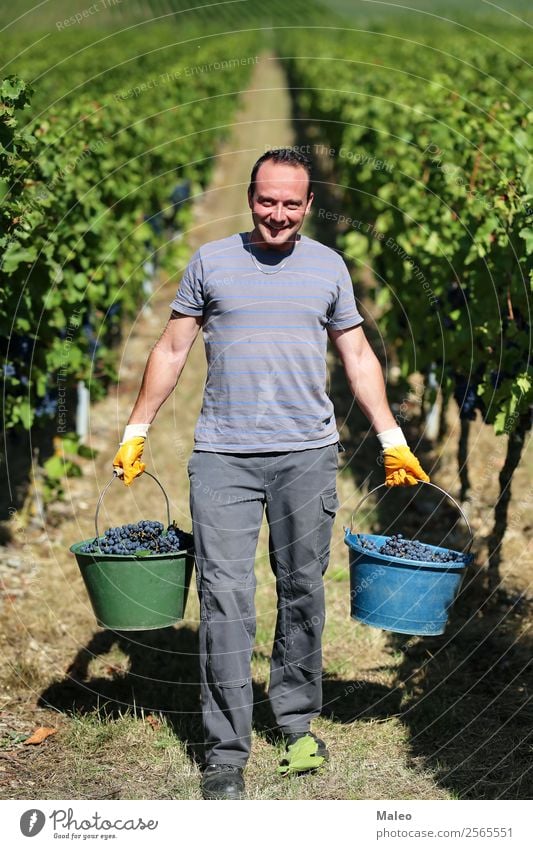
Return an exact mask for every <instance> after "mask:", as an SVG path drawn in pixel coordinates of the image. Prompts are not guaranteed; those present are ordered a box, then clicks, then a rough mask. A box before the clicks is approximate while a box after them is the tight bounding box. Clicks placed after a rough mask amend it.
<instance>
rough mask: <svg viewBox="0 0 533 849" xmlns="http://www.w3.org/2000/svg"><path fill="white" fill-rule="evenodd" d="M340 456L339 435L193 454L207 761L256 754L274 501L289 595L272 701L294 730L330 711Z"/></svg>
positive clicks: (278, 559)
mask: <svg viewBox="0 0 533 849" xmlns="http://www.w3.org/2000/svg"><path fill="white" fill-rule="evenodd" d="M337 458H338V443H334V444H333V445H328V446H326V447H324V448H312V449H307V450H304V451H293V452H289V453H274V454H217V453H212V452H205V451H194V452H193V454H192V456H191V459H190V461H189V466H188V473H189V478H190V487H191V489H190V506H191V515H192V519H193V535H194V547H195V557H196V580H197V586H198V595H199V598H200V683H201V695H202V715H203V725H204V736H205V761H206V763H210V764H211V763H230V764H235V765H237V766H244V765H245V764H246V761H247V759H248V756H249V754H250V745H251V727H252V707H253V694H252V678H251V673H250V660H251V655H252V648H253V644H254V637H255V607H254V595H255V587H256V579H255V574H254V561H255V552H256V547H257V539H258V535H259V530H260V527H261V522H262V518H263V509H264V508H266V516H267V520H268V524H269V531H270V537H269V549H270V563H271V567H272V570H273V572H274V575H275V578H276V589H277V596H278V604H277V623H276V632H275V638H274V646H273V650H272V656H271V663H270V684H269V691H268V694H269V699H270V703H271V706H272V710H273V712H274V716H275V718H276V721H277V723H278V726H279V727H280V729H281V730H282V731H283V732H285V733H292V732H295V731H308V730H309V725H310V722H311V720H312V719H313V718H314V717H316V716H318V715H319V713H320V710H321V707H322V645H321V641H322V630H323V628H324V620H325V609H324V584H323V574H324V572H325V571H326V568H327V565H328V558H329V546H330V539H331V532H332V529H333V522H334V519H335V513H336V511H337V508H338V500H337V492H336V474H337V466H338V459H337Z"/></svg>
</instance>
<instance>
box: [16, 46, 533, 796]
mask: <svg viewBox="0 0 533 849" xmlns="http://www.w3.org/2000/svg"><path fill="white" fill-rule="evenodd" d="M254 73H255V76H254V78H253V80H252V83H251V88H250V90H249V91H248V92H247V93H245V95H244V97H243V101H242V106H241V109H240V113H239V115H238V117H237V120H236V123H235V127H234V133H233V136H232V138H231V139H230V141H229V142H228V143H227V144H226V145H225V147H224V148H223V149H222V150H221V152H220V155H219V157H218V160H217V167H216V172H215V175H214V180H213V184H212V186H211V188H210V190H209V191H208V192H207V193H206V194H205V196H204V197H203V198H202V199H201V201H199V202H198V204H197V216H196V221H195V224H194V226H193V227H192V228H191V231H190V232H189V234H188V235H187V238H188V242H189V244H190V246H191V249H194V248H195V247H196V246H197V245H199V244H201V243H202V242H204V241H206V240H209V239H216V238H221V237H222V236H224V235H227V234H228V233H231V232H235V231H237V230H239V229H244V228H247V227H248V226H249V221H250V219H249V212H248V210H247V205H246V186H247V182H248V178H249V170H250V165H251V163H252V162H253V161H254V160H255V158H257V156H258V155H260V153H262V152H263V151H264V150H265V149H266V148H267V147H270V146H274V145H283V144H291V143H294V136H293V130H292V124H291V120H290V101H289V96H288V93H287V90H286V88H285V79H284V76H283V73H282V69H281V68H280V66H279V65H278V64H277V63H276V62H274V61H273V60H271V59H270V58H268V57H264V58H263V59H262V61H261V62H260V63H259V64H258V65H257V66H256V67H255V69H254ZM265 116H268V117H265ZM179 278H180V269H176V273H175V275H174V276H173V277H172V278H171V279H165V280H162V281H161V284H160V287H159V288H158V290H157V291H156V292H155V293H154V297H153V300H152V312H151V313H150V314H142V315H140V316H139V318H138V320H137V321H136V322H135V324H134V325H133V326H132V327H131V328H130V333H129V336H128V338H127V339H126V340H125V343H124V347H123V354H122V362H121V368H120V382H119V385H118V388H117V389H116V391H114V392H112V393H111V394H110V395H109V396H108V397H107V398H106V399H105V400H104V401H102V402H101V403H99V404H97V405H95V406H94V408H93V410H92V413H91V445H92V446H93V447H94V448H96V449H99V452H100V453H99V456H98V458H97V459H96V460H95V461H94V462H89V461H86V464H85V472H86V473H85V476H84V477H83V478H82V479H77V480H76V479H73V480H71V481H70V482H69V489H68V495H67V499H68V500H67V507H66V509H65V510H64V511H63V513H64V514H66V515H64V516H63V520H62V521H61V523H59V524H58V525H57V526H54V525H52V524H51V525H50V526H49V527H48V528H47V531H46V533H44V534H43V533H40V532H37V531H31V530H26V531H24V530H23V529H19V530H18V531H17V517H16V516H15V517H14V519H13V523H14V526H15V531H16V534H15V535H16V537H17V540H18V541H17V543H14V544H13V545H12V546H11V547H10V549H9V550H8V552H7V556H8V557H9V556H10V557H12V558H15V560H16V559H17V558H18V560H19V562H20V564H21V566H22V568H21V573H22V574H23V576H24V577H23V579H22V580H21V581H20V582H19V584H20V586H19V588H18V590H17V592H13V593H11V594H9V592H8V593H7V594H5V601H4V605H3V610H2V636H1V640H2V644H1V657H2V661H1V663H0V674H1V683H2V693H3V701H2V706H1V709H0V730H1V731H2V738H1V739H2V751H1V752H0V795H1V797H2V798H35V799H39V798H43V799H46V798H59V799H61V798H130V799H134V798H161V799H169V798H178V799H179V798H199V793H198V780H199V771H198V768H197V765H196V762H195V755H196V753H197V750H196V744H197V743H198V741H199V739H200V726H199V693H198V687H197V671H196V656H195V653H196V650H197V644H196V627H197V619H198V609H197V603H196V599H195V598H194V594H192V595H191V598H190V600H189V605H188V608H187V619H186V620H185V621H184V622H183V623H182V624H181V625H180V626H179V627H176V628H174V629H165V630H162V631H154V632H138V633H130V634H128V635H116V634H113V633H111V632H107V631H101V630H99V629H98V628H97V627H96V625H95V621H94V617H93V614H92V610H91V609H90V606H89V602H88V599H87V596H86V593H85V590H84V587H83V584H82V581H81V577H80V575H79V572H78V569H77V566H76V564H75V563H74V561H73V558H72V556H71V555H70V553H69V552H68V546H69V545H70V544H71V543H72V542H74V541H77V540H80V539H85V538H87V537H90V536H91V535H92V534H93V517H94V509H95V505H96V500H97V497H98V493H99V492H100V491H101V490H102V488H103V486H104V485H105V484H106V483H107V481H108V480H109V478H110V472H111V466H110V463H111V459H112V457H113V455H114V452H115V450H116V444H117V442H118V439H119V437H120V435H121V433H122V429H123V426H124V424H125V421H126V419H127V416H128V415H129V412H130V409H131V406H132V404H133V402H134V400H135V397H136V394H137V391H138V386H139V381H140V377H141V373H142V369H143V367H144V363H145V361H146V357H147V355H148V353H149V350H150V348H151V346H152V345H153V344H154V342H155V341H156V339H157V337H158V335H159V333H160V332H161V330H162V328H163V326H164V324H165V322H166V319H167V317H168V314H169V309H168V305H169V302H170V301H171V300H172V297H173V294H174V291H175V289H176V287H177V284H178V282H179ZM204 377H205V362H204V352H203V343H202V342H201V340H198V342H197V343H196V344H195V346H194V348H193V351H192V352H191V355H190V358H189V361H188V363H187V366H186V368H185V370H184V372H183V375H182V378H181V380H180V383H179V386H178V388H177V390H176V392H175V393H174V395H173V396H172V397H171V398H169V399H168V401H167V402H166V404H165V405H164V407H163V408H162V409H161V410H160V412H159V415H158V417H157V419H156V422H155V424H154V426H153V428H152V430H151V433H150V439H149V444H148V449H147V451H146V453H145V459H146V460H147V462H148V469H149V470H150V471H151V472H153V473H154V474H155V475H157V476H158V478H160V480H161V481H162V483H163V484H164V486H165V488H166V489H167V491H168V493H169V496H170V499H171V505H172V516H173V518H175V519H176V520H177V522H178V523H179V524H180V525H181V526H183V527H185V528H186V529H189V528H190V517H189V509H188V480H187V474H186V464H187V460H188V457H189V454H190V451H191V449H192V435H193V429H194V423H195V421H196V418H197V415H198V412H199V409H200V404H201V394H202V387H203V383H204ZM331 394H332V396H333V397H334V400H335V403H336V407H337V412H338V414H339V419H340V422H339V424H340V425H341V426H342V437H343V441H344V442H345V444H346V447H347V452H346V454H345V455H344V460H343V461H342V462H341V468H340V471H339V479H338V488H339V496H340V500H341V504H342V506H341V509H340V511H339V514H338V518H337V522H336V526H335V531H334V537H333V544H332V557H331V564H330V568H329V571H328V580H327V602H328V622H327V626H326V632H325V639H324V660H325V680H324V695H325V699H324V715H323V717H322V718H321V719H320V720H319V721H318V722H317V724H316V729H315V730H316V731H317V732H318V733H320V735H321V736H323V737H324V738H325V739H326V740H327V741H328V745H329V748H330V750H331V755H332V761H331V764H330V766H329V767H328V768H327V769H326V770H325V771H324V772H323V773H322V774H321V775H317V776H314V777H310V778H307V779H305V780H302V779H300V780H282V779H279V778H277V777H276V776H275V767H276V765H277V762H278V758H279V754H280V750H279V744H278V743H277V741H276V738H275V734H274V733H273V730H272V722H271V716H270V713H269V709H268V704H267V700H266V696H265V692H266V690H265V688H266V683H267V677H268V658H269V652H270V646H271V641H272V635H273V626H274V621H275V587H274V582H273V579H272V575H271V572H270V568H269V565H268V558H267V546H266V540H267V537H266V526H265V525H264V526H263V528H262V532H261V535H260V541H259V546H258V551H257V577H258V589H257V596H256V605H257V626H258V627H257V644H256V649H255V653H254V659H253V672H254V681H255V697H256V702H257V704H256V713H255V716H256V721H255V730H254V744H253V754H252V758H251V760H250V764H249V767H248V770H247V774H248V788H249V793H250V796H251V797H253V798H263V799H267V798H279V799H284V798H286V799H291V798H317V799H326V798H327V799H346V798H375V799H379V798H383V799H387V798H449V797H455V796H459V797H461V796H472V797H474V798H483V797H488V798H492V797H493V796H492V795H491V793H492V792H493V790H494V787H495V786H497V787H498V788H499V789H498V792H503V793H504V795H505V793H506V792H507V794H508V795H509V796H510V797H513V796H516V797H519V798H528V796H527V793H528V792H529V789H528V786H527V776H526V767H527V766H528V764H529V761H528V760H527V756H528V748H527V744H526V743H527V741H526V739H525V738H526V735H525V733H524V731H523V729H524V727H525V728H526V730H527V729H528V728H530V727H531V709H530V702H529V699H528V696H527V686H526V685H525V684H524V682H523V678H524V674H525V671H526V669H527V664H528V662H529V658H530V657H531V646H530V638H528V634H527V623H528V621H531V616H530V613H529V619H528V610H527V606H525V602H524V606H522V608H517V609H516V610H515V609H514V608H513V609H512V610H502V611H499V612H498V611H497V610H493V611H492V612H491V613H490V616H488V615H481V616H479V617H477V618H476V617H475V616H471V615H470V614H471V612H472V610H473V609H474V608H472V607H470V608H469V605H472V604H473V601H472V600H474V602H475V604H477V605H479V596H476V595H475V594H472V593H473V592H474V591H472V593H471V594H470V595H468V594H467V597H466V600H465V602H464V603H463V604H462V606H461V605H460V606H459V609H458V613H457V615H456V618H455V621H454V623H453V628H452V632H451V636H450V635H448V636H447V637H446V638H440V639H436V638H435V639H434V640H433V641H429V640H425V641H422V640H419V639H417V638H411V639H409V638H401V637H399V636H398V637H392V636H390V635H387V634H386V633H385V632H381V631H379V630H375V629H372V628H367V627H364V626H362V625H358V624H356V623H355V622H353V621H351V620H350V618H349V613H348V600H349V581H348V572H347V568H346V567H347V554H346V547H345V546H344V544H343V530H342V529H343V525H345V524H348V522H349V517H350V513H351V510H352V509H353V507H354V505H355V504H356V502H357V500H358V497H359V496H360V490H358V485H359V484H360V483H361V481H362V479H363V478H364V477H366V474H367V473H368V471H370V470H371V469H373V470H374V474H375V475H376V476H377V477H376V482H378V481H379V475H380V474H381V472H380V469H379V467H376V454H377V444H375V441H374V440H373V439H371V438H370V439H368V438H367V439H366V440H364V439H363V437H364V434H365V433H366V429H367V428H366V425H365V423H364V422H363V421H362V420H361V418H360V417H358V416H357V413H356V412H354V411H353V410H352V411H350V408H349V404H348V403H347V390H346V388H345V385H344V384H343V382H342V377H341V376H340V375H339V374H338V370H337V368H336V367H334V366H333V368H332V385H331ZM450 423H451V425H452V426H453V427H455V426H456V425H455V422H454V421H453V419H451V420H450ZM489 439H490V437H489V434H488V433H485V430H484V429H483V428H482V427H480V428H479V432H477V431H476V432H475V440H473V444H474V443H475V451H476V457H477V456H479V457H480V458H483V456H484V454H485V453H486V451H487V450H488V446H489V445H490V442H489ZM453 445H454V440H450V441H449V444H447V445H445V446H444V449H443V454H442V456H441V457H440V458H439V457H436V456H435V455H432V454H431V453H430V452H429V449H427V452H426V457H427V460H428V462H429V463H435V468H436V477H435V479H436V480H437V482H439V483H441V484H442V485H444V486H447V487H448V488H449V489H451V490H452V491H454V488H455V487H456V486H457V474H456V465H454V460H453V456H452V450H453ZM426 448H427V446H426ZM480 463H481V460H480ZM439 466H440V470H441V471H439V470H438V467H439ZM479 470H480V472H481V465H480V466H479ZM476 471H477V469H476ZM531 471H532V470H531V468H528V467H527V464H526V465H525V467H524V468H523V469H520V470H519V474H518V475H517V481H516V485H515V486H516V491H517V493H519V492H520V490H521V488H522V487H525V486H526V485H527V480H528V472H529V473H530V472H531ZM115 487H116V488H115ZM476 492H477V497H478V503H477V505H476V509H477V510H478V514H477V520H476V529H477V530H478V531H479V532H480V533H484V530H483V522H485V523H486V522H487V517H488V515H489V507H490V500H491V498H492V499H494V493H495V481H494V476H493V478H492V479H491V480H488V481H486V484H485V485H484V487H482V488H480V487H478V489H477V490H476ZM515 502H516V503H517V499H515ZM162 515H163V503H162V499H161V497H160V494H159V492H158V490H157V489H156V487H155V485H154V484H153V482H151V481H150V480H149V479H148V478H144V479H143V478H141V479H140V480H139V481H137V482H136V483H135V485H134V486H133V487H132V488H131V489H130V490H124V489H123V488H122V486H121V485H120V484H119V483H118V482H116V483H115V484H114V485H113V487H112V488H111V490H110V491H109V494H108V497H107V499H106V514H105V515H103V516H102V524H103V525H105V526H107V525H115V524H119V523H122V522H126V521H132V520H134V519H136V518H140V517H141V516H144V517H147V518H160V517H161V516H162ZM514 533H515V536H513V535H511V536H510V538H509V540H508V542H507V543H506V546H507V547H506V563H507V564H508V568H509V589H513V590H514V591H521V592H523V591H524V590H526V589H527V587H528V585H529V583H530V580H531V573H532V571H533V570H532V566H531V560H530V559H529V561H526V560H525V555H524V539H523V536H522V535H521V534H520V533H519V532H518V531H515V532H514ZM517 537H518V539H517ZM476 592H479V591H478V590H476ZM498 617H499V618H498ZM501 658H505V661H503V660H501ZM498 659H500V660H498ZM494 660H496V661H498V663H499V667H498V672H497V676H498V677H497V682H495V680H494V673H493V672H491V669H492V666H491V662H492V661H494ZM524 687H525V690H524ZM489 705H491V706H492V710H491V712H490V715H489V714H487V715H486V717H485V718H484V721H483V728H482V727H481V726H480V724H479V723H477V724H476V717H478V716H479V715H480V714H483V712H484V711H485V710H486V708H487V706H489ZM517 710H518V711H519V712H518V714H517ZM517 716H518V717H519V718H520V720H521V722H516V721H514V722H513V721H511V720H512V718H513V717H515V720H516V717H517ZM527 723H529V725H528V724H527ZM39 725H44V726H51V727H53V728H54V729H55V730H56V733H55V734H54V735H52V736H51V737H49V738H48V740H47V741H46V742H45V743H43V744H42V745H40V746H25V745H24V744H23V742H22V738H23V737H24V736H26V735H27V734H29V733H30V732H31V731H32V730H33V729H34V728H35V727H37V726H39ZM492 732H493V737H492V740H491V744H490V751H489V750H488V749H487V748H484V747H485V743H486V739H487V738H490V734H491V733H492ZM502 782H503V784H502ZM506 788H508V790H506ZM494 795H497V794H496V793H495V792H494Z"/></svg>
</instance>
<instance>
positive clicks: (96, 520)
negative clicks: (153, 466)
mask: <svg viewBox="0 0 533 849" xmlns="http://www.w3.org/2000/svg"><path fill="white" fill-rule="evenodd" d="M143 474H144V475H148V477H149V478H153V480H155V482H156V484H157V485H158V487H159V489H160V490H161V492H162V493H163V495H164V496H165V501H166V503H167V527H168V526H169V525H170V502H169V500H168V495H167V494H166V492H165V490H164V489H163V485H162V484H161V483H160V482H159V481H158V479H157V478H156V476H155V475H153V474H152V473H151V472H146V471H145V472H143ZM120 477H121V475H119V474H118V472H117V471H116V469H113V477H112V478H111V480H110V481H109V483H107V484H106V485H105V487H104V488H103V490H102V493H101V495H100V498H99V499H98V504H97V505H96V513H95V514H94V529H95V531H96V540H97V541H98V540H99V539H100V533H99V531H98V514H99V512H100V505H101V504H102V501H103V499H104V495H105V494H106V492H107V490H108V489H109V487H110V486H111V484H112V483H113V481H114V480H115V478H120ZM98 547H100V546H98Z"/></svg>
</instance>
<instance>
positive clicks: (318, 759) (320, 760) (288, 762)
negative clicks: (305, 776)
mask: <svg viewBox="0 0 533 849" xmlns="http://www.w3.org/2000/svg"><path fill="white" fill-rule="evenodd" d="M285 748H286V751H287V754H286V756H285V757H284V758H283V759H282V761H281V763H280V765H279V766H278V768H277V772H278V773H279V775H284V776H285V775H300V774H302V773H305V772H313V771H314V770H316V769H318V768H319V767H321V766H322V765H323V764H324V763H325V762H326V761H327V760H328V759H329V754H328V750H327V749H326V744H325V743H324V741H323V740H319V738H318V737H315V735H314V734H312V733H311V732H310V731H308V732H307V733H306V734H288V735H287V737H286V740H285Z"/></svg>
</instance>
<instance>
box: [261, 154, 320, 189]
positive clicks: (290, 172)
mask: <svg viewBox="0 0 533 849" xmlns="http://www.w3.org/2000/svg"><path fill="white" fill-rule="evenodd" d="M255 183H256V191H257V192H264V191H269V192H270V191H277V192H280V191H282V192H284V191H291V190H292V191H299V192H304V193H307V187H308V185H309V176H308V174H307V171H306V170H305V168H303V167H302V166H300V165H287V164H286V163H283V162H279V163H278V162H269V161H267V162H263V163H262V164H261V166H260V167H259V170H258V172H257V175H256V178H255Z"/></svg>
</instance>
